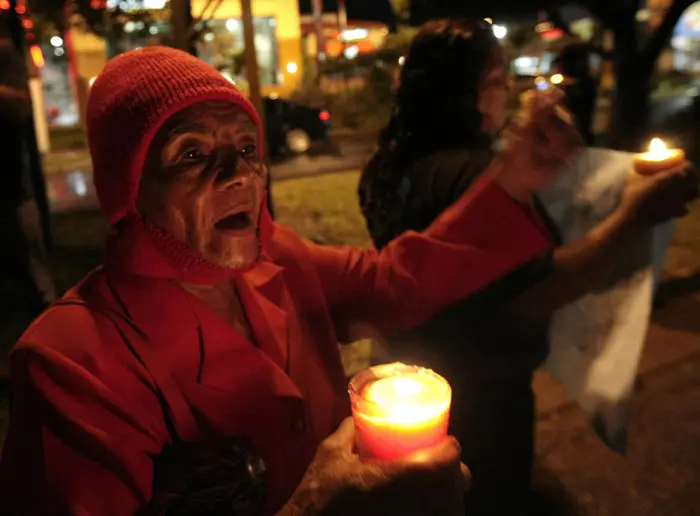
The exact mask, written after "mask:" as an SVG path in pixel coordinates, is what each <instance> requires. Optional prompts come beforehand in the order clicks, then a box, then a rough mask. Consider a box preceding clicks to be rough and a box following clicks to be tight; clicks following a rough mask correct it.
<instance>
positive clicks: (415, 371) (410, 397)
mask: <svg viewBox="0 0 700 516" xmlns="http://www.w3.org/2000/svg"><path fill="white" fill-rule="evenodd" d="M451 398H452V390H451V388H450V386H449V384H448V383H447V382H446V381H445V379H444V378H442V377H440V376H439V375H437V374H435V373H434V372H433V371H430V370H428V369H422V368H419V367H416V366H407V365H404V364H386V365H382V366H374V367H372V368H370V369H369V370H367V371H365V372H361V373H359V374H358V375H357V376H355V378H353V380H352V381H351V382H350V400H351V403H352V409H353V417H354V419H355V425H356V427H357V430H358V447H359V452H360V456H362V457H375V458H380V459H391V458H398V457H402V456H405V455H406V454H408V453H411V452H413V451H416V450H421V449H424V448H427V447H430V446H432V445H434V444H435V443H437V442H439V441H440V439H442V438H444V436H445V435H446V434H447V425H448V423H449V412H450V403H451Z"/></svg>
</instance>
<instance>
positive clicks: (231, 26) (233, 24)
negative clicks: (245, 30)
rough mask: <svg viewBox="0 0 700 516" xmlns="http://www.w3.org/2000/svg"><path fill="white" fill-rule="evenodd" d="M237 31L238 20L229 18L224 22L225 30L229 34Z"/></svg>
mask: <svg viewBox="0 0 700 516" xmlns="http://www.w3.org/2000/svg"><path fill="white" fill-rule="evenodd" d="M236 29H238V20H236V19H235V18H229V19H228V20H226V30H227V31H229V32H235V31H236Z"/></svg>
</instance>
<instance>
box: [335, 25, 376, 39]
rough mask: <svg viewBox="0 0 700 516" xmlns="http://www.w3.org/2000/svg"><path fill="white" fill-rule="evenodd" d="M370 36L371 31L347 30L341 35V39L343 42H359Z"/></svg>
mask: <svg viewBox="0 0 700 516" xmlns="http://www.w3.org/2000/svg"><path fill="white" fill-rule="evenodd" d="M367 36H369V31H368V30H367V29H361V28H356V29H346V30H344V31H342V32H341V33H340V39H341V40H342V41H359V40H361V39H365V38H367Z"/></svg>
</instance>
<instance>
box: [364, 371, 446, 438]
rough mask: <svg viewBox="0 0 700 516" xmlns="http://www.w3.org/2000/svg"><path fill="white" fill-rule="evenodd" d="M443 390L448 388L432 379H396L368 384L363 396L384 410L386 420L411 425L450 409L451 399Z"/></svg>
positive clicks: (406, 377)
mask: <svg viewBox="0 0 700 516" xmlns="http://www.w3.org/2000/svg"><path fill="white" fill-rule="evenodd" d="M444 391H445V387H444V386H443V385H442V384H441V383H440V382H438V381H436V380H434V379H432V378H430V377H421V376H418V375H416V376H413V377H410V376H404V377H398V376H395V377H389V378H382V379H379V380H377V381H376V382H374V383H372V384H371V385H369V386H368V387H367V389H366V391H365V393H364V397H365V399H366V400H367V401H369V402H372V403H375V404H377V405H380V406H381V407H382V411H383V412H385V414H384V420H385V421H387V422H393V423H394V424H398V425H409V426H410V425H413V424H415V423H418V422H421V421H425V420H428V419H431V418H434V417H436V416H437V415H439V414H441V413H443V412H444V411H445V410H447V409H448V408H449V403H450V398H449V397H445V395H444Z"/></svg>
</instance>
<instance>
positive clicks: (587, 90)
mask: <svg viewBox="0 0 700 516" xmlns="http://www.w3.org/2000/svg"><path fill="white" fill-rule="evenodd" d="M592 55H593V52H592V50H591V48H590V46H589V45H587V44H586V43H570V44H568V45H566V46H565V47H564V48H563V49H562V50H561V52H560V53H559V55H558V56H557V58H556V59H555V60H554V62H553V63H552V71H553V73H560V74H562V75H563V76H564V82H563V83H562V84H561V85H560V86H559V88H560V89H561V90H562V91H563V92H564V94H565V96H566V97H565V104H566V107H567V108H568V109H569V111H571V113H572V114H573V115H574V118H575V120H576V125H577V126H578V129H579V132H580V133H581V137H582V138H583V141H584V142H585V144H586V145H587V146H592V145H594V144H595V135H594V134H593V120H594V117H595V110H596V101H597V98H598V79H597V78H596V77H595V76H594V75H593V73H592V72H591V64H590V62H591V57H592Z"/></svg>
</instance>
